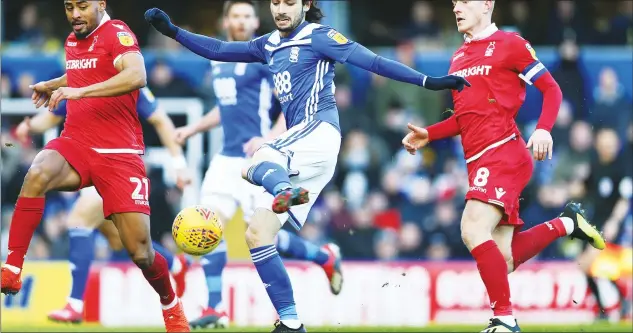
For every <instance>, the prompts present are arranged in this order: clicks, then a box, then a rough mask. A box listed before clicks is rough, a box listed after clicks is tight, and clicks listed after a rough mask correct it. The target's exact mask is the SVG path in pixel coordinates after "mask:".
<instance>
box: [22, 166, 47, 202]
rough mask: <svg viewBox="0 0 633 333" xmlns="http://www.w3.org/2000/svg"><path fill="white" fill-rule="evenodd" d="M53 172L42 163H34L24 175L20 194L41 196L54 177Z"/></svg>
mask: <svg viewBox="0 0 633 333" xmlns="http://www.w3.org/2000/svg"><path fill="white" fill-rule="evenodd" d="M54 177H55V176H54V174H53V172H51V170H49V169H48V168H46V167H44V166H43V165H42V164H34V165H32V166H31V168H30V169H29V171H28V172H27V173H26V176H25V177H24V185H23V186H22V195H25V196H41V195H44V194H46V192H47V190H48V188H49V187H50V184H51V182H52V180H53V178H54Z"/></svg>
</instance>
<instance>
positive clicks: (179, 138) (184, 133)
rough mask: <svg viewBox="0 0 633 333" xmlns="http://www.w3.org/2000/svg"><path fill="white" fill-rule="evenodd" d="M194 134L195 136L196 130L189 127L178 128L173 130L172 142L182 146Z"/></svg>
mask: <svg viewBox="0 0 633 333" xmlns="http://www.w3.org/2000/svg"><path fill="white" fill-rule="evenodd" d="M194 134H196V130H195V129H194V128H193V127H191V126H182V127H178V128H176V129H175V130H174V141H176V143H177V144H179V145H181V146H182V145H184V144H185V142H186V141H187V139H189V138H190V137H191V136H192V135H194Z"/></svg>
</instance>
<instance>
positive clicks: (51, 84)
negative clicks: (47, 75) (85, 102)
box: [44, 74, 68, 90]
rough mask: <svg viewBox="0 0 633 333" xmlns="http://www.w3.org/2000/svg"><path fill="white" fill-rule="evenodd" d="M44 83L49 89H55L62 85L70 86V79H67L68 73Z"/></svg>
mask: <svg viewBox="0 0 633 333" xmlns="http://www.w3.org/2000/svg"><path fill="white" fill-rule="evenodd" d="M44 85H45V86H46V88H47V89H50V90H55V89H58V88H61V87H68V80H67V79H66V74H64V75H62V76H60V77H58V78H54V79H52V80H48V81H44Z"/></svg>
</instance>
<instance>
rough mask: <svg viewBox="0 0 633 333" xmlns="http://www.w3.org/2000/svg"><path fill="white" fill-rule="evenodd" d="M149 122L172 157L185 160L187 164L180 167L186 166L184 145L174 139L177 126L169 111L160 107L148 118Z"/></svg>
mask: <svg viewBox="0 0 633 333" xmlns="http://www.w3.org/2000/svg"><path fill="white" fill-rule="evenodd" d="M147 122H149V123H150V124H152V126H154V129H156V133H157V134H158V138H159V139H160V142H161V143H162V144H163V146H164V147H165V148H167V150H168V151H169V154H170V155H171V157H173V158H174V159H179V160H183V161H185V163H184V164H185V165H184V166H181V167H180V168H184V167H186V160H185V159H184V158H185V157H184V155H183V153H182V147H180V145H179V144H177V143H176V142H174V140H172V138H173V136H174V131H175V130H176V127H175V126H174V122H173V121H171V118H169V116H168V115H167V113H166V112H165V111H163V110H162V109H160V108H159V109H157V110H156V111H154V113H153V114H152V115H151V116H150V117H149V118H147ZM180 164H182V163H180ZM177 169H178V168H177Z"/></svg>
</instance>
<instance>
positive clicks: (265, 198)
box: [252, 120, 341, 230]
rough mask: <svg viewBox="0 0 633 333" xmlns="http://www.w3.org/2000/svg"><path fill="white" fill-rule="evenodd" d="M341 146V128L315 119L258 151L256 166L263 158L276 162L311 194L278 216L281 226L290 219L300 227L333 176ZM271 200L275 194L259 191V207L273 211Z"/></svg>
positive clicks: (294, 224)
mask: <svg viewBox="0 0 633 333" xmlns="http://www.w3.org/2000/svg"><path fill="white" fill-rule="evenodd" d="M340 148H341V134H340V133H339V131H338V130H337V129H336V128H335V127H334V126H332V125H331V124H329V123H326V122H323V121H320V120H314V121H311V122H308V123H301V124H299V125H296V126H294V127H292V128H290V129H289V130H288V131H286V132H285V133H284V134H282V135H281V136H279V137H278V138H277V139H275V140H273V141H271V142H268V143H266V144H265V145H263V146H262V148H260V149H259V150H258V151H257V152H256V153H255V156H253V162H252V163H253V165H254V164H257V163H260V162H263V161H270V162H274V163H277V164H279V165H281V166H283V167H285V168H286V169H287V170H288V172H289V173H290V180H291V182H292V185H293V186H294V187H302V188H304V189H306V190H308V191H309V193H310V202H309V203H307V204H303V205H299V206H294V207H292V208H291V209H290V211H289V212H287V213H283V214H278V215H277V216H278V217H279V221H280V222H281V224H282V225H283V224H284V223H286V221H290V223H292V225H293V227H295V228H296V229H297V230H298V229H301V227H302V226H303V224H304V223H305V221H306V219H307V218H308V213H310V209H311V208H312V206H313V205H314V202H315V201H316V200H317V198H318V197H319V194H320V193H321V191H322V190H323V188H324V187H325V186H326V185H327V184H328V183H329V182H330V180H331V179H332V176H333V175H334V170H335V169H336V162H337V159H338V153H339V150H340ZM296 173H298V174H296ZM272 202H273V196H272V195H271V194H269V193H267V192H265V191H264V192H262V191H261V190H260V198H258V199H257V200H256V207H258V208H259V207H262V208H266V209H268V210H270V209H271V207H272Z"/></svg>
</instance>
